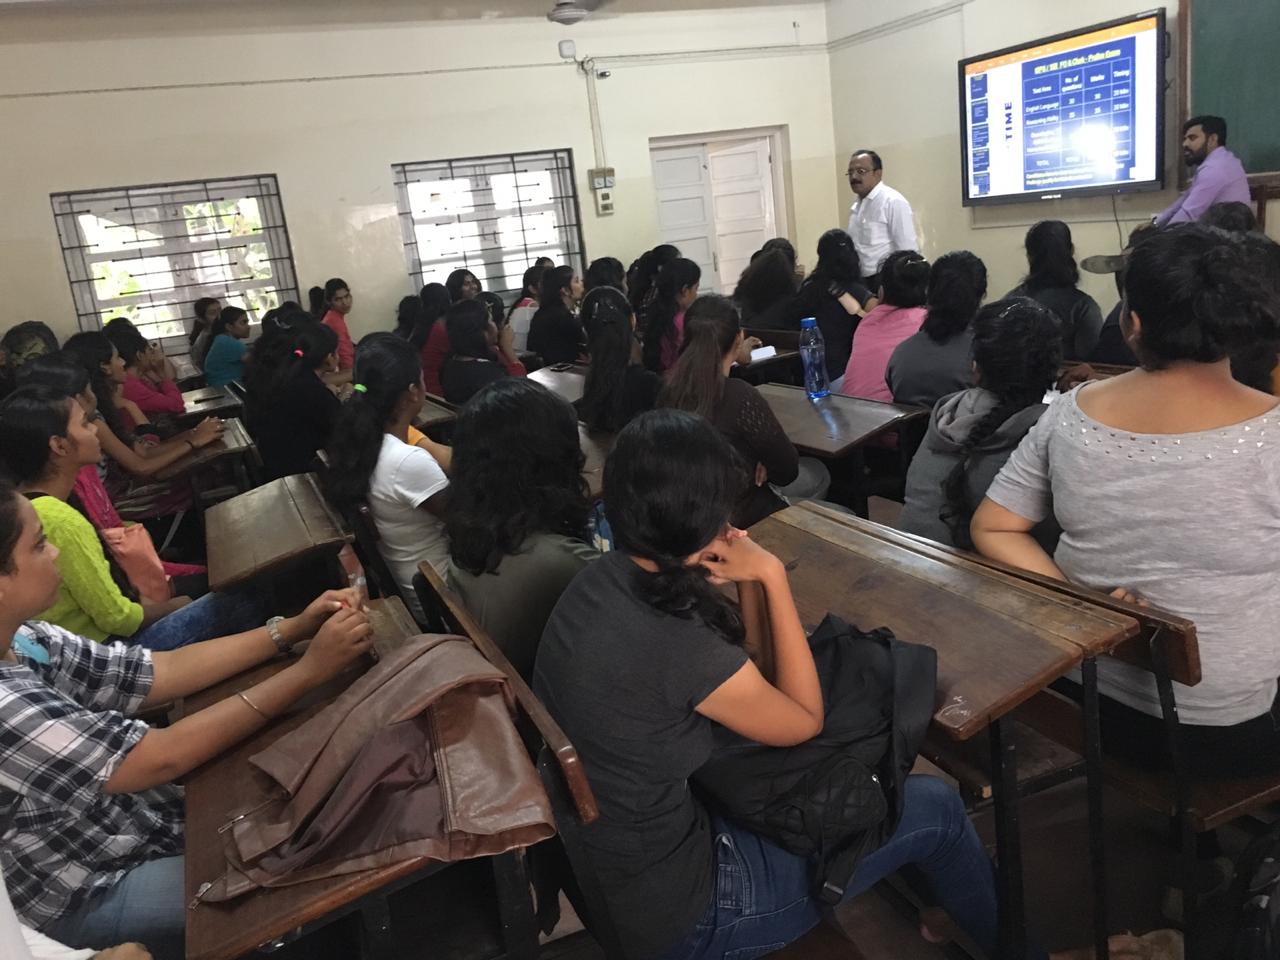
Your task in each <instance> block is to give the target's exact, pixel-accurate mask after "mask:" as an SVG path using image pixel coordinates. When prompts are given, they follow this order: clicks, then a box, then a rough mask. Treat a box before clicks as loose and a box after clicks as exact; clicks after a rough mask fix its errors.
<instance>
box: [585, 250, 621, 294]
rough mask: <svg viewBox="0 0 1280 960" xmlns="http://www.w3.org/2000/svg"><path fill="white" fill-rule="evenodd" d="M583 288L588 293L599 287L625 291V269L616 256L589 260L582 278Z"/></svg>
mask: <svg viewBox="0 0 1280 960" xmlns="http://www.w3.org/2000/svg"><path fill="white" fill-rule="evenodd" d="M582 286H583V289H584V290H585V291H586V292H587V293H590V292H591V291H592V290H596V289H599V288H600V287H613V289H615V290H621V291H622V292H623V293H624V294H625V293H626V292H627V271H626V269H625V268H624V267H623V266H622V261H621V260H619V259H618V258H617V257H600V258H598V259H596V260H592V261H591V266H589V267H587V274H586V276H584V277H583V278H582Z"/></svg>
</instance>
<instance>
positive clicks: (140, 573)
mask: <svg viewBox="0 0 1280 960" xmlns="http://www.w3.org/2000/svg"><path fill="white" fill-rule="evenodd" d="M75 493H76V496H77V497H79V499H80V503H81V504H82V505H83V506H84V510H85V513H86V514H87V515H88V517H89V522H90V523H92V524H93V525H94V526H95V527H96V528H97V530H98V533H99V535H100V536H101V537H102V540H103V542H104V543H105V544H106V545H107V549H108V550H110V551H111V556H112V557H114V558H115V561H116V563H118V564H119V565H120V569H121V570H123V571H124V573H125V576H127V577H128V578H129V582H130V583H132V584H133V586H134V589H135V590H137V591H138V596H139V597H140V598H141V599H142V600H143V601H145V602H147V603H163V602H164V601H165V600H168V599H169V598H170V597H172V596H173V585H172V584H170V582H169V577H168V575H167V574H166V573H165V568H164V563H163V561H161V559H160V555H159V554H158V553H156V545H155V544H154V543H152V542H151V534H150V533H148V532H147V528H146V527H144V526H143V525H142V524H140V523H136V524H133V525H132V526H125V525H124V521H122V520H121V519H120V515H119V514H118V513H116V509H115V506H114V504H112V502H111V497H110V495H108V493H107V488H106V487H105V486H103V484H102V478H101V477H99V476H98V470H97V468H96V467H92V466H89V467H85V468H84V469H82V470H81V471H80V473H79V474H78V475H77V476H76V485H75Z"/></svg>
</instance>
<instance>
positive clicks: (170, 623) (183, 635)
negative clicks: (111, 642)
mask: <svg viewBox="0 0 1280 960" xmlns="http://www.w3.org/2000/svg"><path fill="white" fill-rule="evenodd" d="M264 622H266V620H265V617H264V616H263V610H262V604H261V603H260V602H259V600H258V598H257V596H256V595H255V594H254V593H252V592H250V591H247V590H232V591H228V592H227V593H206V594H205V595H204V596H203V597H201V598H200V599H199V600H193V601H192V602H191V603H189V604H187V605H186V606H185V607H183V608H182V609H181V610H175V611H174V612H173V613H171V614H169V615H167V616H164V617H161V618H160V619H159V620H157V621H156V622H155V623H153V624H151V626H149V627H143V628H142V629H141V630H139V631H138V632H137V633H135V634H134V635H133V636H131V637H118V638H115V639H119V640H122V641H123V642H124V643H136V644H138V645H140V646H143V647H146V648H147V649H148V650H173V649H176V648H177V647H185V646H186V645H187V644H189V643H200V642H201V641H203V640H212V639H213V638H214V637H225V636H229V635H230V634H233V633H244V632H245V631H246V630H252V629H254V628H255V627H260V626H262V624H263V623H264Z"/></svg>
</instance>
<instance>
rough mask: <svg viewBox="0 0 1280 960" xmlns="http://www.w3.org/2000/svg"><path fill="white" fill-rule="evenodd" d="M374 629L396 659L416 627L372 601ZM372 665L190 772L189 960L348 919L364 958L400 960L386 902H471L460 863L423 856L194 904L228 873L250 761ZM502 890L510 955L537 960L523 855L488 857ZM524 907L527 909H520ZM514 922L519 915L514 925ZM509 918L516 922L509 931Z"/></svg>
mask: <svg viewBox="0 0 1280 960" xmlns="http://www.w3.org/2000/svg"><path fill="white" fill-rule="evenodd" d="M369 616H370V620H371V621H372V623H373V628H374V637H375V643H374V650H375V652H377V653H378V654H379V655H382V654H386V653H388V652H390V651H391V650H392V649H394V647H395V646H396V645H398V644H400V643H403V642H404V641H405V640H406V639H407V638H409V637H413V636H416V635H418V634H419V632H420V631H419V629H418V627H417V625H416V624H414V622H413V619H412V618H411V617H410V616H409V613H408V611H407V610H406V609H405V606H404V603H403V602H402V601H401V600H400V599H398V598H390V599H384V600H374V601H371V603H370V608H369ZM292 662H294V658H292V657H290V658H285V659H278V660H272V661H269V662H268V663H264V664H261V665H260V666H258V667H255V668H253V669H251V670H248V671H246V672H245V673H243V674H241V675H239V676H237V677H232V678H231V679H229V680H226V681H224V682H223V683H221V684H217V685H215V686H214V687H212V688H210V689H209V690H206V691H202V692H201V693H199V694H196V695H195V696H192V697H188V698H187V701H186V704H185V708H186V712H187V713H192V712H195V711H197V710H200V709H202V708H204V707H206V706H209V705H211V704H213V703H217V702H219V701H220V700H222V699H225V698H226V697H229V696H234V695H235V694H236V693H237V692H239V691H242V690H246V689H248V688H250V687H252V686H253V685H254V684H256V683H260V682H262V681H263V680H265V679H267V678H268V677H270V676H273V675H274V674H275V673H278V672H279V671H280V670H283V669H285V668H286V667H288V666H289V664H290V663H292ZM367 666H368V664H367V663H365V664H362V665H360V666H359V667H356V668H353V669H352V670H349V671H347V672H346V673H345V674H344V675H343V676H341V677H338V678H336V679H335V680H334V681H332V682H331V683H330V684H328V685H326V686H325V687H324V688H322V689H320V690H317V691H313V692H312V693H311V694H309V695H308V696H307V697H305V698H304V699H303V700H302V701H300V702H299V703H297V704H295V705H294V707H293V708H292V709H291V710H290V712H288V713H286V714H285V715H284V716H282V717H279V718H277V719H276V720H274V721H273V722H272V723H271V724H269V725H268V726H266V727H264V728H263V729H262V730H259V731H258V732H257V733H256V734H255V735H253V736H252V737H250V738H248V739H247V740H245V741H243V742H242V743H240V744H238V745H237V746H235V747H233V748H232V749H231V750H229V751H227V752H226V753H224V754H222V755H221V756H219V757H218V758H216V759H215V760H213V761H211V762H210V763H208V764H205V765H204V766H203V767H201V768H200V769H198V770H196V771H195V772H193V773H192V775H191V776H190V777H189V778H188V781H187V785H186V810H187V825H186V838H187V843H186V887H187V897H188V900H189V902H191V903H192V905H193V906H192V908H191V909H190V910H189V911H188V913H187V953H186V955H187V958H188V960H234V958H237V957H242V956H244V955H246V954H249V953H251V952H253V951H255V950H257V949H258V948H260V947H264V946H271V947H272V948H274V947H275V946H278V945H280V944H281V943H283V942H285V941H287V940H293V939H297V938H299V937H301V936H304V935H306V934H309V933H312V932H314V931H316V930H318V929H320V928H323V927H327V926H328V925H329V924H332V923H334V922H335V921H337V920H339V919H341V918H343V917H345V916H350V915H354V916H355V918H356V919H358V921H359V922H360V928H361V931H360V940H361V944H360V947H359V950H358V954H359V956H361V957H366V958H370V960H375V958H376V960H394V958H396V957H398V956H400V955H402V951H401V950H400V949H398V948H397V944H396V943H395V940H394V937H393V936H392V930H391V921H390V914H389V911H388V898H389V897H390V896H392V895H395V894H401V895H403V894H404V893H405V892H406V891H409V890H410V888H411V887H412V885H416V884H421V883H424V882H433V879H432V878H434V877H437V876H439V878H440V883H439V886H440V887H441V889H440V890H439V891H438V893H437V894H435V895H433V896H432V897H431V898H427V897H425V896H424V897H423V902H422V905H421V908H420V910H421V911H422V912H426V911H429V910H436V909H444V910H446V911H448V910H452V909H456V908H458V907H460V906H461V907H467V906H470V905H468V904H461V905H460V904H452V905H449V904H448V903H447V901H445V900H443V899H437V897H447V896H448V888H449V886H450V882H449V878H448V873H447V872H448V871H449V870H451V869H453V868H454V867H457V866H461V865H460V864H441V863H436V862H432V861H429V860H427V859H426V858H422V857H417V858H411V859H408V860H404V861H400V862H398V863H391V864H386V865H384V866H381V867H377V868H375V869H372V870H366V871H363V872H360V873H354V874H350V875H347V876H341V877H330V878H326V879H323V880H316V881H312V882H308V883H303V884H294V885H289V886H283V887H274V888H270V889H261V890H256V891H253V892H252V893H249V894H246V895H245V896H243V897H239V898H237V899H235V900H233V901H230V902H227V903H198V904H197V902H196V898H197V894H198V891H199V889H200V886H201V885H202V884H203V883H205V882H208V881H210V880H212V879H214V878H215V877H217V876H220V875H221V874H222V872H223V870H224V869H225V854H224V842H223V838H222V830H223V825H224V824H225V823H226V822H227V821H228V820H229V819H230V818H231V817H232V816H234V815H235V814H236V813H237V812H238V811H240V810H242V809H243V808H244V806H245V804H246V803H247V800H246V794H245V791H246V788H247V786H248V784H249V782H250V781H251V779H252V776H253V774H252V771H251V769H250V768H249V766H248V761H249V758H250V757H252V756H254V755H255V754H257V753H259V752H261V751H262V750H264V749H266V748H267V747H268V746H270V745H271V744H273V743H275V742H276V741H277V740H279V739H280V738H281V737H283V736H285V735H286V734H288V733H290V732H292V731H293V730H296V729H297V728H298V727H300V726H302V725H303V724H304V723H306V722H307V721H308V720H310V719H311V718H312V717H314V716H315V715H316V714H317V713H319V712H320V711H321V710H323V709H324V708H325V707H326V706H327V705H328V704H329V703H331V702H332V701H333V700H334V699H335V698H336V697H337V696H338V695H339V694H340V693H341V692H342V691H343V690H345V689H346V688H347V687H348V686H349V685H350V684H351V683H352V682H353V681H354V680H355V679H356V678H357V677H358V676H360V674H361V673H363V672H364V670H365V669H366V668H367ZM491 861H492V870H493V873H494V875H495V881H496V883H497V886H498V889H499V898H500V899H501V900H502V901H503V902H502V903H501V904H500V908H501V909H500V911H499V912H500V913H501V914H502V923H501V925H500V926H501V927H502V928H503V930H502V933H503V934H505V936H503V937H502V939H504V940H505V942H506V946H507V955H508V956H511V957H521V958H527V960H532V958H533V957H535V956H536V953H537V937H536V930H535V929H534V928H533V924H532V907H531V904H529V902H528V890H527V877H526V874H525V872H524V865H523V862H522V861H521V859H520V856H519V851H513V852H512V853H509V854H504V855H502V856H500V857H494V858H491ZM522 901H523V902H522ZM517 914H519V915H520V916H519V917H518V918H517V916H516V915H517ZM508 920H510V921H511V922H510V923H509V924H508V922H507V921H508Z"/></svg>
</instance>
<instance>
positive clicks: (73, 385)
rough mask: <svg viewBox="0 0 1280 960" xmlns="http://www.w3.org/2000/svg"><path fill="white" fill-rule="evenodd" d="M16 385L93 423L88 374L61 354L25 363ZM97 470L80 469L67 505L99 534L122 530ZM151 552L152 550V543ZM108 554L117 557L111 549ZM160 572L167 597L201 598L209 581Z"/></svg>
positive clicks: (199, 573) (185, 569)
mask: <svg viewBox="0 0 1280 960" xmlns="http://www.w3.org/2000/svg"><path fill="white" fill-rule="evenodd" d="M18 386H19V387H43V388H46V389H48V390H52V391H53V392H55V393H57V394H58V395H60V396H63V397H69V398H71V399H72V400H74V401H75V402H76V403H78V404H79V405H80V408H81V409H82V410H84V412H85V413H86V414H88V416H89V418H90V419H91V420H95V421H97V417H98V397H97V395H96V394H95V393H94V392H93V386H92V385H91V384H90V382H89V374H88V371H86V370H85V369H84V367H82V366H81V365H80V364H79V363H77V362H76V361H75V360H73V359H71V358H70V357H69V356H66V355H65V354H62V353H53V354H48V355H46V356H43V357H39V358H37V359H35V360H33V361H31V362H30V363H28V364H27V365H26V366H25V367H23V368H22V370H21V372H20V374H19V378H18ZM99 423H100V422H99ZM103 432H104V431H103V428H102V427H101V425H99V430H98V433H99V436H101V434H102V433H103ZM100 469H101V467H100V462H99V463H94V464H90V465H87V466H84V467H81V468H80V472H79V473H78V474H76V482H75V486H74V487H73V488H72V492H71V498H70V499H69V500H68V502H69V503H71V504H72V505H74V506H75V507H76V509H78V510H79V511H80V512H81V513H83V514H84V515H85V516H86V517H87V518H88V520H89V522H90V523H91V524H93V526H94V528H95V529H96V530H97V531H98V533H99V534H104V532H105V531H109V530H116V529H119V528H121V527H124V526H126V523H125V521H124V520H123V519H122V518H121V517H120V514H119V512H118V511H117V510H116V505H115V503H114V502H113V501H112V498H111V494H110V493H108V492H107V487H106V484H105V483H104V482H103V478H102V475H101V473H100ZM135 536H136V535H135ZM109 549H111V548H110V547H109ZM151 549H152V550H153V551H154V549H155V547H154V544H152V546H151ZM112 555H113V556H117V555H116V554H115V552H114V550H113V552H112ZM124 566H125V568H126V570H125V573H126V576H127V577H129V579H130V582H131V583H133V585H134V588H135V589H139V584H138V583H137V582H135V581H134V580H133V578H132V576H131V575H130V573H129V565H128V564H127V563H125V564H124ZM160 572H161V573H162V574H163V576H164V578H165V579H166V580H167V581H168V585H169V592H168V595H170V596H172V595H177V594H181V595H183V596H189V597H202V596H204V595H205V594H206V593H208V592H209V578H208V576H207V575H206V572H207V571H206V569H205V567H203V566H197V565H193V564H186V563H173V562H170V561H167V560H162V561H161V562H160ZM143 575H144V576H147V577H148V586H149V587H150V588H151V589H152V590H154V591H156V592H159V590H160V585H159V584H157V583H156V581H155V579H154V578H153V577H152V576H151V575H150V574H147V573H145V572H144V574H143Z"/></svg>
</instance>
